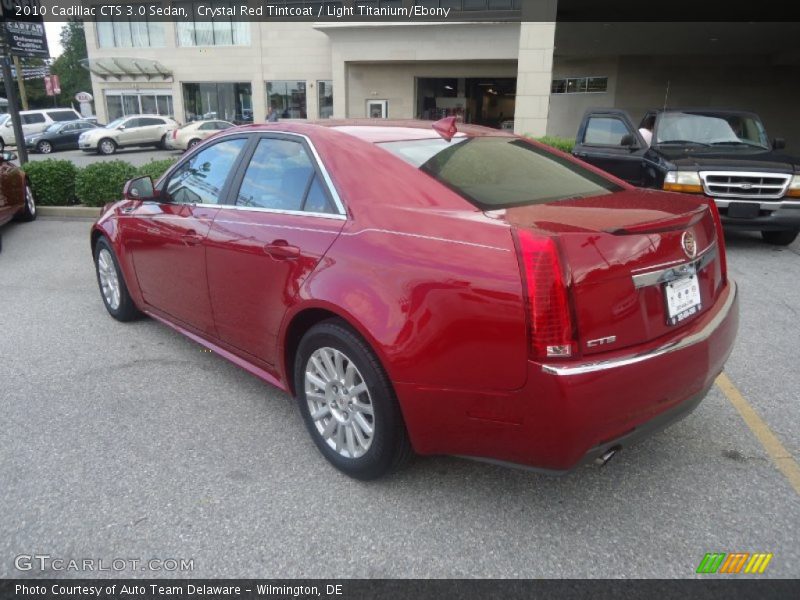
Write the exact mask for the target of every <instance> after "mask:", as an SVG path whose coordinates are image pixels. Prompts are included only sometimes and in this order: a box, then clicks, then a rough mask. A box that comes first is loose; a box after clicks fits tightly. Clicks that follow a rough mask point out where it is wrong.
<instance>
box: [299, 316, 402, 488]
mask: <svg viewBox="0 0 800 600" xmlns="http://www.w3.org/2000/svg"><path fill="white" fill-rule="evenodd" d="M294 383H295V390H296V396H297V402H298V406H299V408H300V413H301V414H302V416H303V420H304V421H305V424H306V428H307V429H308V432H309V433H310V434H311V438H312V439H313V440H314V443H315V444H316V446H317V448H318V449H319V451H320V452H321V453H322V455H323V456H324V457H325V458H326V459H327V460H328V462H330V463H331V464H332V465H333V466H335V467H336V468H337V469H339V470H340V471H342V472H343V473H345V474H346V475H349V476H350V477H353V478H355V479H361V480H370V479H376V478H378V477H381V476H383V475H386V474H387V473H390V472H392V471H395V470H397V469H399V468H400V467H402V466H403V465H404V464H405V463H407V462H408V460H409V459H410V457H411V456H412V454H413V451H412V449H411V443H410V441H409V439H408V433H407V432H406V427H405V423H404V421H403V415H402V413H401V412H400V405H399V404H398V402H397V397H396V396H395V393H394V389H393V387H392V384H391V382H390V381H389V377H388V376H387V374H386V372H385V371H384V369H383V367H382V366H381V364H380V362H379V360H378V358H377V356H376V355H375V353H374V352H373V351H372V349H371V348H370V347H369V345H368V344H367V343H366V342H365V341H364V340H363V339H362V338H361V337H360V336H359V335H358V334H356V333H355V332H354V331H353V330H352V329H350V327H348V326H347V325H346V324H345V323H344V322H343V321H341V320H339V319H330V320H326V321H322V322H321V323H318V324H317V325H315V326H314V327H312V328H311V329H309V331H308V332H307V333H306V334H305V335H304V336H303V338H302V339H301V340H300V344H299V346H298V348H297V354H296V356H295V362H294ZM323 385H324V387H323ZM357 390H360V391H357ZM354 391H355V394H354Z"/></svg>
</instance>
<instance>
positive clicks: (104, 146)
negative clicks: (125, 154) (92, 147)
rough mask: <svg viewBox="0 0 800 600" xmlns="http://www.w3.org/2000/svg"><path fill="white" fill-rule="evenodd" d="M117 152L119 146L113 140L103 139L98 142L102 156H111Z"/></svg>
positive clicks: (98, 150)
mask: <svg viewBox="0 0 800 600" xmlns="http://www.w3.org/2000/svg"><path fill="white" fill-rule="evenodd" d="M116 151H117V144H116V142H115V141H114V140H112V139H111V138H103V139H102V140H100V141H99V142H97V152H98V153H100V154H105V155H106V156H110V155H111V154H114V153H115V152H116Z"/></svg>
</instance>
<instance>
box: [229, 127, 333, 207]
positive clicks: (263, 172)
mask: <svg viewBox="0 0 800 600" xmlns="http://www.w3.org/2000/svg"><path fill="white" fill-rule="evenodd" d="M317 179H318V177H317V174H316V170H315V169H314V164H313V163H312V162H311V158H310V157H309V155H308V152H306V149H305V148H304V147H303V145H302V144H301V143H300V142H295V141H291V140H282V139H273V138H266V139H262V140H261V141H260V142H259V143H258V146H257V147H256V150H255V152H254V153H253V158H251V159H250V164H249V165H248V166H247V170H246V171H245V174H244V179H243V180H242V185H241V187H240V188H239V193H238V195H237V197H236V205H237V206H250V207H256V208H269V209H273V210H286V211H303V210H305V211H308V212H334V211H333V205H332V204H331V202H330V200H329V199H328V197H327V194H326V193H325V191H324V189H322V188H321V186H320V184H319V183H317V181H316V180H317Z"/></svg>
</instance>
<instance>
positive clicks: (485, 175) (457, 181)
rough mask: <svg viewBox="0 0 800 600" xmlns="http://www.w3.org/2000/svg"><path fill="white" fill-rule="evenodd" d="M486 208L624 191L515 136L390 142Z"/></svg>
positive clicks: (404, 156)
mask: <svg viewBox="0 0 800 600" xmlns="http://www.w3.org/2000/svg"><path fill="white" fill-rule="evenodd" d="M380 146H381V147H383V148H385V149H386V150H388V151H389V152H391V153H392V154H394V155H396V156H398V157H399V158H401V159H403V160H404V161H406V162H408V163H410V164H411V165H413V166H415V167H417V168H419V169H420V170H421V171H423V172H425V173H427V174H428V175H430V176H431V177H433V178H435V179H436V180H438V181H440V182H442V183H443V184H445V185H446V186H448V187H449V188H450V189H452V190H454V191H456V192H458V193H459V194H460V195H461V196H463V197H464V198H465V199H467V200H468V201H470V202H471V203H472V204H474V205H475V206H477V207H478V208H480V209H481V210H496V209H500V208H510V207H512V206H526V205H531V204H545V203H548V202H555V201H558V200H565V199H567V198H584V197H587V196H599V195H602V194H609V193H611V192H615V191H619V190H620V189H622V188H620V187H619V186H617V185H616V184H614V183H612V182H610V181H608V180H607V179H605V178H603V177H601V176H600V175H596V174H595V173H592V172H591V171H589V170H587V169H584V168H582V167H580V166H579V165H576V164H574V163H572V162H570V161H569V160H567V159H565V158H562V157H560V156H556V155H554V154H551V153H550V152H547V151H545V150H541V149H539V148H537V147H536V146H533V145H532V144H529V143H527V142H525V141H523V140H520V139H517V138H510V137H508V138H507V137H482V138H468V137H464V138H454V139H453V140H452V141H450V142H447V141H445V140H444V139H441V138H437V139H426V140H412V141H403V142H385V143H382V144H380Z"/></svg>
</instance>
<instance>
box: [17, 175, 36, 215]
mask: <svg viewBox="0 0 800 600" xmlns="http://www.w3.org/2000/svg"><path fill="white" fill-rule="evenodd" d="M24 194H25V207H24V208H23V209H22V212H20V213H19V218H18V219H19V220H20V221H26V222H30V221H33V220H34V219H36V213H37V210H36V197H35V196H34V195H33V188H31V182H30V181H28V180H27V179H26V180H25V191H24Z"/></svg>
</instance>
